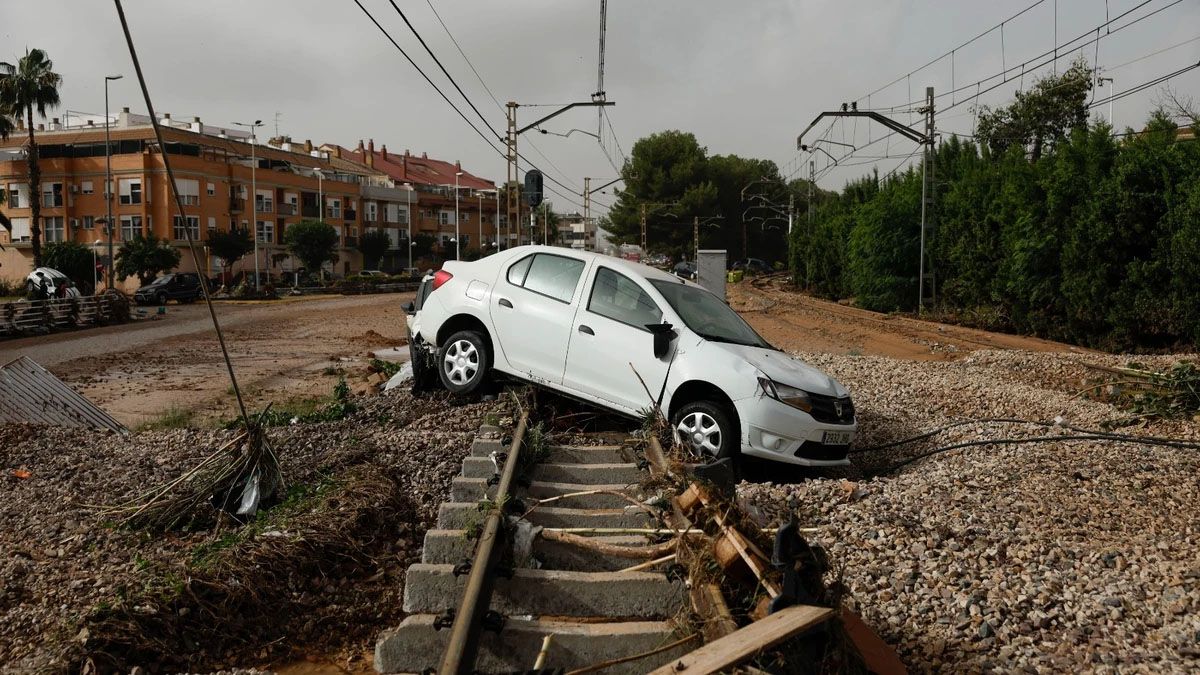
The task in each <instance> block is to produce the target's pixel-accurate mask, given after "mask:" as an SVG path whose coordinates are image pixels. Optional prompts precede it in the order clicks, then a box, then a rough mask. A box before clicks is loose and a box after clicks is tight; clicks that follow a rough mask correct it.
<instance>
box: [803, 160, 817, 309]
mask: <svg viewBox="0 0 1200 675" xmlns="http://www.w3.org/2000/svg"><path fill="white" fill-rule="evenodd" d="M816 181H817V163H816V162H815V161H813V160H811V159H810V160H808V241H807V242H806V243H805V244H804V249H805V250H804V258H805V260H804V287H805V288H812V260H811V259H809V257H808V254H809V249H810V248H811V247H812V243H813V213H814V211H813V191H814V190H815V189H816V188H814V187H813V184H814V183H816Z"/></svg>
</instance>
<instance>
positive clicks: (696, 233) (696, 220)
mask: <svg viewBox="0 0 1200 675" xmlns="http://www.w3.org/2000/svg"><path fill="white" fill-rule="evenodd" d="M692 240H693V241H695V243H696V255H695V257H693V258H692V262H695V263H699V262H700V216H692Z"/></svg>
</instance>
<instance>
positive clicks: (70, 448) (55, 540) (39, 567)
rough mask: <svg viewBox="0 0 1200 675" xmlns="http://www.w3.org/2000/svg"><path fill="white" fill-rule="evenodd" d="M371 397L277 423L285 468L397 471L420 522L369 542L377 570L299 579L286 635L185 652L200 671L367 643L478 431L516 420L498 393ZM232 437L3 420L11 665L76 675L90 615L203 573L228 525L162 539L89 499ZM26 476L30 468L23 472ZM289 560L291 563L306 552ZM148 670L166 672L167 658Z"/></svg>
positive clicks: (297, 471) (126, 493)
mask: <svg viewBox="0 0 1200 675" xmlns="http://www.w3.org/2000/svg"><path fill="white" fill-rule="evenodd" d="M357 402H358V403H359V404H360V406H361V407H360V409H359V410H358V411H357V412H355V413H354V414H353V415H352V416H350V417H349V418H347V419H345V420H341V421H338V422H328V423H322V424H312V425H294V426H289V427H280V428H276V429H274V430H272V431H271V432H270V436H271V438H272V440H273V447H275V449H276V451H277V453H278V454H279V456H280V459H281V462H282V464H283V468H284V473H285V477H286V479H287V480H288V481H289V482H290V483H291V484H293V485H296V484H310V485H316V484H319V483H320V482H321V481H323V480H328V479H330V478H332V479H335V480H336V479H337V478H339V477H343V476H346V475H354V472H363V471H365V472H367V475H375V474H378V475H381V476H386V477H387V479H388V480H391V481H394V482H395V483H396V484H397V485H399V486H400V487H401V488H402V489H403V491H404V493H405V498H406V499H407V500H408V501H407V502H406V504H407V506H406V509H407V511H408V512H411V513H414V516H413V517H412V519H411V522H400V523H394V524H388V526H387V528H386V531H381V532H378V533H377V534H378V537H376V538H375V539H377V540H373V541H367V540H364V541H362V542H361V546H362V549H363V550H364V551H366V552H367V553H368V554H369V558H370V559H371V560H372V561H373V563H374V564H375V565H377V566H378V567H377V569H376V568H373V569H369V570H359V572H360V573H359V574H357V575H355V576H351V577H350V578H347V577H342V578H337V579H312V580H309V579H300V580H296V582H295V583H296V584H298V586H297V587H296V588H295V589H292V590H294V592H291V593H288V596H287V598H286V599H287V600H288V602H287V603H286V606H287V607H289V608H290V609H292V610H293V611H294V612H295V613H294V615H292V616H284V617H281V618H280V622H279V625H278V626H272V627H269V628H270V630H271V631H273V632H274V633H277V634H278V635H277V636H276V637H282V638H283V640H282V641H281V642H279V643H278V644H275V645H272V646H270V648H269V649H268V648H267V647H266V646H263V645H255V644H250V645H247V646H244V647H245V648H244V649H242V650H240V651H238V652H236V653H235V652H227V653H218V654H212V653H205V652H204V651H203V650H199V649H197V650H195V653H193V654H190V655H186V656H181V655H180V654H175V655H173V656H174V657H176V658H186V659H187V661H188V665H189V669H190V670H197V669H199V670H219V669H221V668H228V667H233V666H247V665H262V664H264V663H267V662H271V661H275V660H277V659H279V658H287V655H288V654H289V651H290V650H292V649H300V650H311V649H317V650H320V649H333V650H337V649H342V648H354V649H362V648H363V647H364V646H365V645H366V644H367V642H369V641H370V640H372V639H373V638H374V635H375V633H376V632H377V631H378V630H379V629H380V628H382V627H385V626H387V625H389V624H390V622H392V621H393V620H395V619H396V618H397V617H398V616H399V611H400V597H401V595H400V594H401V593H402V586H403V583H402V582H403V570H404V569H405V567H406V566H407V565H408V564H409V563H411V562H415V561H416V560H417V558H419V555H420V548H421V542H422V539H423V536H424V532H425V530H426V529H427V528H428V527H429V526H431V525H432V524H433V523H434V522H435V521H436V516H437V508H438V505H439V504H440V503H441V502H442V501H444V500H445V499H446V495H447V494H448V492H449V482H450V479H451V477H452V476H454V475H455V474H456V473H457V472H458V470H459V467H460V465H461V460H462V457H463V456H464V455H465V454H466V453H467V452H468V450H469V447H470V441H471V438H472V436H473V434H474V431H475V430H476V429H477V428H478V426H479V425H480V424H481V423H482V422H483V421H484V418H485V416H487V415H488V414H489V413H496V414H499V415H501V416H503V415H504V414H505V409H504V406H503V405H501V404H500V403H497V402H488V403H476V404H471V405H462V406H454V405H451V404H450V403H449V402H448V401H447V399H446V397H445V396H436V395H435V396H430V397H426V398H420V399H417V398H413V397H412V396H411V395H410V394H408V393H407V392H406V391H400V390H395V391H393V392H389V393H387V394H383V395H380V396H377V397H373V398H369V399H359V400H358V401H357ZM231 433H232V432H228V431H222V430H197V429H181V430H170V431H154V432H141V433H137V434H133V435H132V436H129V437H123V436H119V435H115V434H111V433H91V432H80V431H77V430H66V429H59V428H51V427H32V426H23V425H7V426H0V486H2V487H0V491H2V492H3V493H4V495H5V498H4V499H2V500H0V552H3V554H2V555H0V626H3V627H4V628H3V629H0V673H5V674H7V673H29V672H65V671H67V670H76V669H77V667H78V658H79V655H80V654H81V653H86V652H87V651H88V642H87V640H88V639H89V636H88V632H87V630H88V627H89V626H91V623H90V621H89V617H94V615H95V614H96V612H97V611H98V610H99V609H102V608H105V607H111V606H116V605H118V604H119V603H121V602H123V601H124V599H125V598H128V597H136V594H137V589H140V588H142V587H143V586H144V585H145V584H147V583H148V582H147V578H146V577H147V574H148V572H147V570H163V569H166V570H176V571H177V572H178V573H179V574H181V575H187V574H190V573H191V568H190V567H189V565H190V564H191V562H192V561H193V557H192V556H193V555H194V553H195V551H197V550H199V549H197V547H198V546H201V545H211V544H212V543H213V542H214V541H215V540H217V538H218V537H219V536H220V535H221V534H223V533H215V534H214V533H211V532H194V533H171V534H168V535H165V536H158V537H150V536H147V535H146V534H145V533H140V532H131V531H125V530H121V529H115V528H113V527H111V523H106V522H104V519H103V518H102V517H101V516H100V515H99V514H98V513H97V511H96V509H94V508H91V507H90V506H89V505H95V504H115V503H119V502H122V501H124V500H127V499H130V498H133V497H135V496H136V495H138V494H140V493H142V492H143V491H144V490H146V489H147V488H149V487H150V486H153V485H158V484H160V483H162V482H164V481H166V480H169V479H172V478H175V477H177V476H179V475H181V474H182V473H184V472H186V471H187V470H188V469H190V468H191V467H193V466H194V465H195V464H196V463H197V462H198V461H199V460H200V459H202V458H203V457H205V456H207V455H208V454H209V453H211V452H212V451H213V450H214V449H215V448H217V447H219V446H220V445H221V444H222V443H223V442H224V441H225V440H227V439H229V438H230V437H231ZM25 471H28V472H29V474H30V476H29V477H28V478H19V477H18V475H24V472H25ZM359 475H362V474H361V473H360V474H359ZM268 534H269V533H268ZM276 534H278V533H276ZM273 564H275V563H273ZM277 564H278V565H280V566H282V568H283V569H288V567H286V566H289V565H293V564H295V561H290V560H281V561H278V562H277ZM289 583H291V582H289ZM312 584H316V585H312ZM281 606H285V604H284V603H282V602H281ZM134 610H135V611H144V612H158V613H161V612H171V611H173V610H172V609H171V608H170V607H166V608H159V607H155V606H151V605H147V606H145V607H141V608H137V607H135V608H134ZM175 611H177V613H179V614H184V613H186V612H188V611H189V608H188V607H186V606H184V607H181V608H179V609H178V610H175ZM92 637H93V638H94V635H93V636H92ZM184 639H186V638H184ZM299 653H300V654H301V655H303V654H304V653H306V652H304V651H300V652H299ZM128 665H130V664H128V663H126V666H128ZM142 665H146V666H147V667H151V669H152V670H153V666H154V665H155V664H154V663H153V662H149V663H142ZM125 671H126V672H128V667H126V668H125Z"/></svg>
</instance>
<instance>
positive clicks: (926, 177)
mask: <svg viewBox="0 0 1200 675" xmlns="http://www.w3.org/2000/svg"><path fill="white" fill-rule="evenodd" d="M933 136H934V123H933V87H925V161H924V162H923V164H924V166H923V167H922V171H921V264H920V269H919V270H918V271H917V312H918V313H920V312H921V311H923V310H924V309H925V299H926V297H927V296H926V294H925V278H926V277H928V278H929V294H928V298H929V301H930V302H933V301H934V300H935V287H936V280H935V279H934V276H933V265H932V264H931V263H930V262H929V261H928V260H926V255H925V246H926V242H927V241H928V242H932V239H933V223H932V222H931V221H932V216H933V198H934V195H935V190H936V188H935V187H934V185H933V178H934V171H933V156H934V147H933ZM927 265H928V267H929V271H928V273H926V271H925V268H926V266H927Z"/></svg>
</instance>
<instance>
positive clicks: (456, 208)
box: [454, 171, 463, 260]
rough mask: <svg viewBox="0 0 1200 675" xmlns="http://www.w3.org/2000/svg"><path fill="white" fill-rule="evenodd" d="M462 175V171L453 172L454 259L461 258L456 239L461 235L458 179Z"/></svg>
mask: <svg viewBox="0 0 1200 675" xmlns="http://www.w3.org/2000/svg"><path fill="white" fill-rule="evenodd" d="M462 175H463V172H462V171H459V172H458V173H456V174H454V259H455V260H462V247H461V246H459V245H458V240H459V239H460V238H461V236H462V235H460V234H459V232H458V179H459V177H460V176H462Z"/></svg>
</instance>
